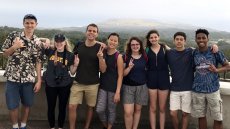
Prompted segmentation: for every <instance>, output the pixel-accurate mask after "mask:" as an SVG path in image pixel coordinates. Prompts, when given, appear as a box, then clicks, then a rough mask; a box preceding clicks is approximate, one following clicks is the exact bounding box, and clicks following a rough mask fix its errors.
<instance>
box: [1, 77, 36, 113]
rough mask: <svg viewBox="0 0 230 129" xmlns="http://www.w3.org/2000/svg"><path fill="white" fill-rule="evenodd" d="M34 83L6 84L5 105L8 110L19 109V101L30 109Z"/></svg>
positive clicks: (9, 82) (8, 82)
mask: <svg viewBox="0 0 230 129" xmlns="http://www.w3.org/2000/svg"><path fill="white" fill-rule="evenodd" d="M33 87H34V83H31V82H28V83H18V82H11V81H7V82H6V91H5V95H6V104H7V107H8V109H9V110H13V109H16V108H18V107H19V104H20V101H21V103H22V104H23V105H24V106H26V107H31V106H32V105H33V100H34V91H33Z"/></svg>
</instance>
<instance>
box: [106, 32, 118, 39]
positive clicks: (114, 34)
mask: <svg viewBox="0 0 230 129" xmlns="http://www.w3.org/2000/svg"><path fill="white" fill-rule="evenodd" d="M111 36H117V37H118V39H119V34H117V33H115V32H113V33H111V34H109V36H108V38H107V39H109V38H110V37H111Z"/></svg>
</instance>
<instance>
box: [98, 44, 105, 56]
mask: <svg viewBox="0 0 230 129" xmlns="http://www.w3.org/2000/svg"><path fill="white" fill-rule="evenodd" d="M103 51H104V47H103V46H102V45H101V47H100V49H99V51H98V53H97V57H98V58H99V59H103Z"/></svg>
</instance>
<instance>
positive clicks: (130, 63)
mask: <svg viewBox="0 0 230 129" xmlns="http://www.w3.org/2000/svg"><path fill="white" fill-rule="evenodd" d="M133 66H134V64H133V58H131V59H130V61H129V66H128V68H130V69H132V68H133Z"/></svg>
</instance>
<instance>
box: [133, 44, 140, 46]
mask: <svg viewBox="0 0 230 129" xmlns="http://www.w3.org/2000/svg"><path fill="white" fill-rule="evenodd" d="M131 46H140V44H131Z"/></svg>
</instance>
